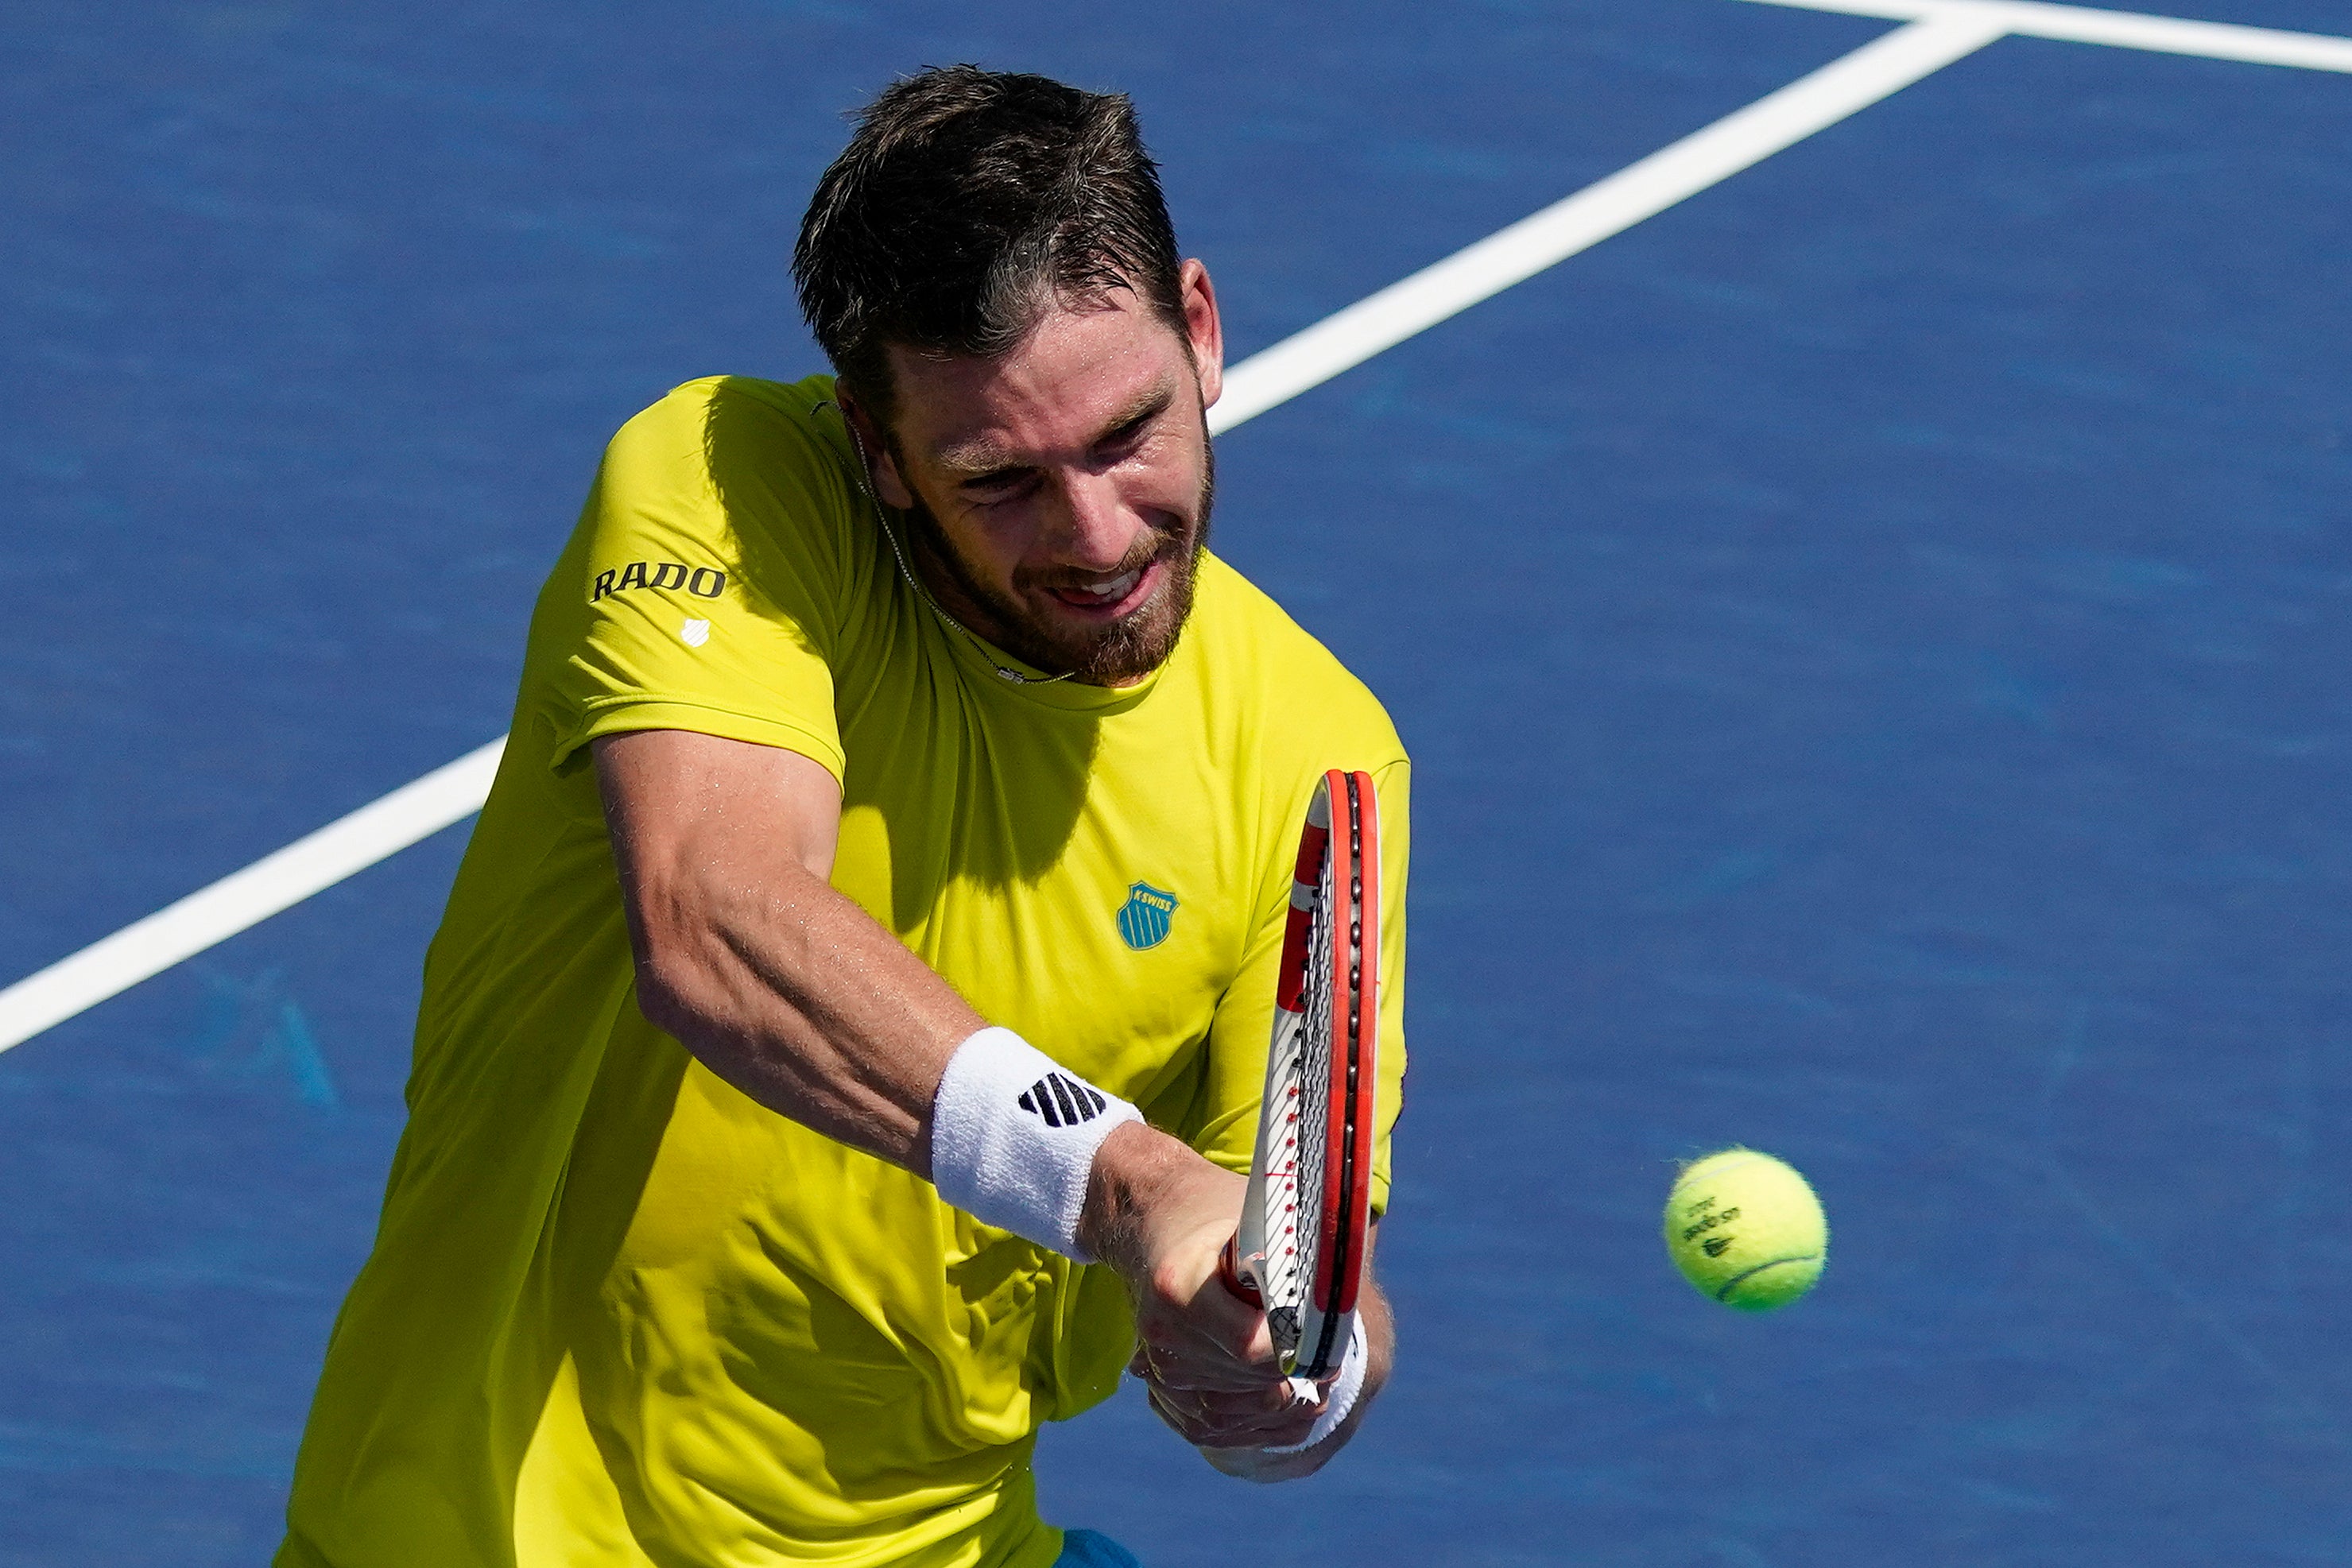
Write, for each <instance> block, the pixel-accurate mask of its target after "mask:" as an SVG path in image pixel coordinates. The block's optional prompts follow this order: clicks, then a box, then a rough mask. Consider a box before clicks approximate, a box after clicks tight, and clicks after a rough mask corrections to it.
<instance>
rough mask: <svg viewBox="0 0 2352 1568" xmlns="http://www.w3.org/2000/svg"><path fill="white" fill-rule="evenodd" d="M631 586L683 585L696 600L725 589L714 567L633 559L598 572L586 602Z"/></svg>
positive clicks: (721, 575) (723, 579)
mask: <svg viewBox="0 0 2352 1568" xmlns="http://www.w3.org/2000/svg"><path fill="white" fill-rule="evenodd" d="M632 588H673V589H675V588H683V589H684V590H686V591H688V593H691V594H693V595H694V596H695V597H696V598H697V599H716V598H718V597H719V595H720V594H722V593H724V592H726V591H727V574H726V573H725V572H723V571H720V570H718V569H717V568H715V567H708V566H692V567H690V566H688V565H687V564H686V563H685V562H684V561H682V560H633V561H631V562H630V563H629V564H628V565H626V566H624V567H617V568H614V569H613V570H609V571H600V572H598V573H597V574H596V581H595V585H594V586H593V587H592V588H590V589H589V591H588V602H589V603H591V604H593V603H595V602H596V601H598V600H600V599H602V598H604V596H605V595H606V594H608V593H626V592H627V591H629V590H631V589H632Z"/></svg>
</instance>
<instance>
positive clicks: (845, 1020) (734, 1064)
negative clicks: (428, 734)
mask: <svg viewBox="0 0 2352 1568" xmlns="http://www.w3.org/2000/svg"><path fill="white" fill-rule="evenodd" d="M594 747H595V761H596V769H597V778H598V782H599V785H600V787H601V789H602V792H603V795H604V814H605V820H606V822H607V824H608V826H609V827H610V829H611V831H612V840H613V854H614V862H615V865H616V868H617V869H618V871H619V873H620V878H621V887H622V904H623V907H624V909H625V912H626V914H627V916H628V922H629V936H630V942H631V945H632V946H633V947H634V949H635V958H636V973H637V1001H638V1006H639V1007H640V1008H641V1009H643V1010H644V1012H645V1014H646V1017H647V1018H648V1019H652V1020H653V1021H654V1022H655V1023H656V1024H657V1025H659V1026H660V1027H661V1028H663V1029H665V1030H668V1031H669V1032H670V1033H672V1034H674V1035H676V1036H677V1038H678V1039H679V1040H681V1041H683V1042H684V1043H685V1045H686V1047H687V1049H688V1051H692V1052H693V1053H694V1054H695V1056H696V1057H697V1058H698V1059H699V1060H700V1061H702V1063H703V1064H704V1065H705V1066H707V1067H709V1069H710V1070H711V1071H713V1072H716V1073H717V1074H718V1075H719V1077H721V1078H723V1079H725V1080H726V1081H727V1082H730V1083H731V1084H733V1085H734V1086H735V1087H736V1088H738V1089H740V1090H741V1091H742V1092H744V1093H746V1094H748V1095H750V1096H751V1098H752V1099H753V1100H755V1101H757V1102H759V1103H761V1104H762V1105H765V1106H767V1107H768V1108H769V1109H770V1110H772V1111H774V1112H776V1113H779V1114H782V1115H785V1116H789V1117H791V1118H792V1119H793V1120H794V1121H796V1122H800V1123H803V1124H805V1125H807V1126H810V1127H814V1128H815V1129H816V1130H817V1131H819V1132H821V1133H824V1134H826V1135H827V1136H829V1137H833V1138H837V1139H839V1140H840V1141H841V1142H843V1143H845V1144H848V1145H852V1146H854V1147H856V1148H860V1149H864V1150H866V1152H867V1153H869V1154H874V1155H880V1156H881V1157H882V1158H884V1159H886V1160H888V1161H890V1162H891V1163H893V1164H895V1165H898V1166H905V1167H906V1168H908V1169H909V1170H913V1171H916V1172H918V1173H919V1174H921V1175H925V1176H928V1175H929V1174H930V1169H929V1166H930V1156H929V1140H928V1136H927V1128H928V1124H929V1116H930V1112H931V1104H932V1101H933V1098H934V1096H935V1095H936V1094H937V1092H938V1090H939V1086H940V1071H941V1069H942V1068H943V1067H944V1066H945V1064H946V1062H947V1061H948V1059H949V1057H950V1055H951V1054H952V1053H953V1052H954V1051H955V1049H956V1047H957V1045H958V1044H959V1043H960V1042H961V1041H962V1040H967V1039H969V1038H970V1037H971V1034H972V1032H973V1031H974V1030H977V1029H979V1028H981V1027H982V1020H981V1019H980V1018H979V1016H978V1015H977V1014H975V1013H974V1012H973V1011H972V1009H971V1008H970V1007H969V1006H968V1005H966V1003H965V1002H964V1000H963V998H961V997H959V996H958V995H956V993H955V991H954V989H953V988H951V987H950V986H949V985H948V983H947V982H946V981H944V980H942V979H940V977H939V976H938V975H936V974H934V973H933V972H932V971H931V969H930V968H929V967H928V966H926V965H925V964H924V963H923V962H922V960H921V959H919V958H918V957H916V956H915V955H914V954H913V953H911V952H909V951H908V949H907V947H906V946H904V945H903V944H902V943H900V942H899V941H898V938H897V937H895V936H892V935H891V934H890V933H889V932H887V931H886V930H884V929H883V928H882V927H881V926H880V925H877V923H876V922H875V921H874V920H873V918H872V917H871V916H869V915H866V912H865V911H864V910H862V909H860V908H858V907H857V905H856V904H853V903H851V902H850V901H849V900H848V899H846V898H845V897H843V896H842V895H841V894H839V893H836V892H835V891H834V889H833V888H832V886H831V885H830V884H829V883H827V882H826V881H825V878H826V876H827V874H828V873H830V871H831V869H832V864H833V851H834V842H835V834H836V832H837V830H838V826H839V821H840V796H839V793H838V786H837V785H836V784H835V781H834V779H833V776H832V775H831V774H830V773H828V772H826V771H825V770H824V768H823V767H821V766H820V765H818V764H817V763H815V762H814V761H812V760H810V759H809V758H804V757H802V756H799V755H798V754H796V753H793V752H789V751H782V750H779V749H777V748H775V747H763V746H751V745H747V744H744V743H742V742H739V741H730V740H724V739H720V738H718V737H711V736H702V735H693V734H688V733H685V732H681V731H671V730H646V731H638V732H634V733H630V734H625V735H614V736H606V737H602V738H600V739H598V740H597V741H595V742H594Z"/></svg>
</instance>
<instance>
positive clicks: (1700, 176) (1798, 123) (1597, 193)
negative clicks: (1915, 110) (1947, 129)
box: [1209, 16, 2005, 434]
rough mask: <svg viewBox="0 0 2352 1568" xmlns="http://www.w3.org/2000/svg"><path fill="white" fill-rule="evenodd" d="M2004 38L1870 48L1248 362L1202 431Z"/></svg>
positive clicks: (1905, 39)
mask: <svg viewBox="0 0 2352 1568" xmlns="http://www.w3.org/2000/svg"><path fill="white" fill-rule="evenodd" d="M2004 30H2005V29H2004V28H2002V27H2001V26H1999V25H1998V24H1996V23H1993V22H1990V21H1988V20H1985V19H1983V18H1980V17H1977V16H1937V17H1933V18H1930V19H1928V20H1926V21H1919V22H1914V23H1912V24H1911V25H1910V26H1907V27H1898V28H1896V29H1895V31H1894V32H1891V33H1888V34H1886V35H1885V36H1884V37H1878V38H1874V39H1873V40H1872V41H1871V42H1869V43H1867V44H1864V46H1863V47H1860V48H1858V49H1856V50H1854V51H1853V53H1852V54H1850V55H1846V56H1844V57H1842V58H1839V59H1836V60H1832V61H1831V62H1830V63H1829V64H1828V65H1826V66H1823V67H1822V68H1821V69H1819V70H1817V71H1815V72H1813V73H1812V74H1811V76H1806V77H1800V78H1798V79H1797V80H1795V81H1792V82H1790V84H1789V85H1788V86H1787V87H1784V88H1782V89H1780V91H1778V92H1775V93H1771V94H1769V95H1768V96H1766V97H1763V98H1759V99H1757V100H1756V101H1755V102H1754V103H1751V104H1749V105H1748V107H1747V108H1745V109H1742V110H1735V111H1734V112H1732V113H1730V114H1727V115H1726V116H1724V117H1723V118H1722V119H1721V120H1717V121H1716V122H1715V123H1714V124H1713V125H1710V126H1708V127H1707V128H1706V130H1704V131H1695V132H1693V133H1692V134H1691V135H1688V136H1685V137H1684V138H1683V139H1682V140H1681V141H1677V142H1675V143H1674V144H1673V145H1672V146H1670V147H1665V148H1662V149H1660V150H1659V151H1658V152H1653V153H1651V154H1650V155H1649V156H1648V157H1647V158H1644V159H1643V160H1642V161H1641V162H1638V163H1634V164H1632V165H1630V166H1628V167H1626V168H1624V169H1621V170H1619V171H1618V172H1616V173H1614V174H1612V175H1610V176H1609V177H1608V178H1606V179H1604V180H1601V181H1597V182H1596V183H1592V184H1590V185H1587V186H1586V187H1585V188H1584V189H1583V190H1581V191H1579V192H1578V193H1576V194H1574V195H1572V196H1570V197H1568V198H1567V199H1565V200H1563V201H1559V202H1555V203H1553V204H1551V205H1550V206H1549V207H1546V208H1544V209H1543V210H1542V211H1541V212H1539V213H1536V214H1533V215H1531V216H1528V217H1525V218H1521V219H1520V220H1519V221H1518V222H1517V223H1515V224H1513V225H1511V226H1510V227H1508V228H1507V229H1502V230H1499V231H1497V232H1496V233H1495V234H1492V235H1488V236H1487V237H1486V238H1485V239H1482V240H1480V241H1479V242H1478V243H1477V244H1476V245H1474V246H1469V247H1468V248H1467V249H1464V250H1458V251H1455V252H1454V254H1453V255H1452V256H1447V257H1446V258H1445V259H1444V261H1441V262H1438V263H1436V264H1435V265H1433V266H1431V267H1423V268H1422V269H1421V270H1420V271H1419V272H1416V273H1414V274H1413V275H1412V277H1408V278H1405V279H1404V280H1403V281H1402V282H1399V283H1392V284H1391V285H1389V286H1388V287H1386V288H1383V289H1381V291H1380V292H1379V293H1378V294H1374V295H1371V296H1370V297H1369V298H1364V299H1361V300H1359V301H1358V302H1357V303H1355V304H1353V305H1350V306H1349V307H1348V308H1346V309H1344V310H1342V311H1340V312H1339V313H1338V314H1337V315H1335V316H1328V317H1326V318H1325V319H1322V320H1321V321H1318V322H1317V323H1316V324H1315V325H1314V326H1312V327H1309V328H1307V329H1306V330H1305V331H1303V332H1299V333H1297V334H1296V335H1295V336H1292V337H1288V338H1285V339H1284V340H1282V341H1281V342H1279V343H1276V345H1275V346H1274V347H1272V348H1271V349H1267V350H1265V351H1264V352H1262V353H1257V354H1253V355H1252V356H1250V358H1249V359H1248V360H1247V361H1244V363H1242V364H1240V365H1237V366H1235V367H1234V371H1233V372H1232V374H1230V375H1229V376H1227V377H1226V378H1225V395H1224V396H1223V399H1221V400H1220V401H1219V402H1218V403H1217V406H1216V407H1215V408H1213V409H1212V410H1210V411H1209V428H1210V429H1212V430H1213V431H1216V432H1219V433H1220V434H1222V433H1223V432H1225V431H1228V430H1231V429H1232V428H1233V427H1234V425H1237V424H1239V423H1242V422H1243V421H1244V420H1246V419H1252V418H1255V417H1256V416H1257V415H1258V414H1261V413H1265V411H1266V410H1267V409H1270V408H1272V407H1274V406H1275V405H1276V404H1277V403H1281V402H1288V401H1289V400H1290V399H1292V398H1294V397H1297V395H1298V394H1299V393H1300V392H1305V391H1307V389H1308V388H1309V387H1314V386H1319V385H1321V384H1322V383H1323V382H1327V381H1329V380H1330V379H1331V378H1332V377H1333V376H1336V375H1338V374H1339V372H1340V371H1345V370H1349V369H1351V368H1352V367H1354V366H1356V365H1360V364H1362V363H1363V362H1364V361H1366V360H1369V359H1370V358H1371V357H1372V356H1373V355H1375V354H1377V353H1379V352H1381V350H1384V349H1389V348H1393V347H1394V346H1395V345H1397V344H1398V343H1401V342H1402V341H1404V340H1406V339H1407V338H1410V337H1412V335H1413V334H1414V333H1416V332H1420V331H1423V330H1424V329H1428V328H1431V327H1434V326H1435V325H1437V323H1439V322H1440V321H1443V320H1444V319H1446V318H1447V317H1449V316H1452V315H1454V314H1456V313H1457V312H1459V311H1462V310H1466V309H1468V308H1470V307H1471V306H1473V305H1475V304H1477V303H1478V302H1479V301H1480V300H1482V299H1486V298H1491V297H1492V296H1494V295H1496V294H1499V293H1501V292H1502V291H1503V290H1504V289H1506V288H1508V287H1511V285H1513V284H1514V283H1520V282H1524V281H1525V280H1526V279H1528V278H1529V277H1534V276H1535V275H1536V274H1537V273H1538V272H1541V271H1543V270H1544V269H1545V268H1546V267H1552V266H1555V265H1557V264H1559V263H1560V262H1563V261H1565V260H1567V259H1568V258H1569V257H1570V256H1574V255H1575V254H1576V253H1577V252H1579V251H1580V250H1584V249H1587V248H1589V247H1591V246H1595V245H1598V244H1599V243H1601V241H1602V240H1604V239H1607V238H1608V237H1609V236H1610V235H1614V234H1619V233H1622V231H1624V230H1626V229H1629V228H1632V227H1633V225H1635V224H1638V223H1640V222H1641V221H1642V220H1643V219H1644V218H1649V217H1654V216H1656V215H1657V214H1660V213H1662V212H1664V211H1665V210H1666V209H1667V208H1668V207H1671V206H1673V205H1674V204H1675V203H1677V202H1680V201H1683V200H1684V199H1685V198H1687V197H1690V196H1695V195H1696V194H1697V193H1699V192H1701V191H1704V190H1706V188H1707V187H1708V186H1710V185H1714V184H1718V183H1721V182H1723V181H1725V180H1727V179H1729V178H1730V177H1731V176H1732V175H1734V174H1737V173H1738V172H1740V171H1741V170H1742V169H1745V168H1748V166H1750V165H1751V164H1755V163H1760V162H1763V161H1764V160H1765V159H1767V158H1769V157H1770V156H1771V155H1772V154H1773V153H1775V152H1783V151H1785V150H1787V149H1788V148H1790V147H1793V146H1794V145H1796V144H1797V143H1798V142H1800V141H1803V140H1804V139H1805V138H1806V137H1808V136H1811V135H1812V134H1813V133H1814V132H1815V131H1824V130H1827V129H1828V128H1829V127H1831V126H1832V125H1835V124H1836V123H1837V122H1838V121H1839V120H1843V119H1845V118H1847V117H1848V116H1849V115H1852V114H1855V113H1857V112H1859V111H1861V110H1865V109H1868V108H1869V107H1870V106H1871V105H1872V104H1874V103H1876V102H1877V101H1878V100H1879V99H1883V98H1885V97H1887V96H1889V95H1890V94H1893V93H1895V92H1899V91H1901V90H1902V89H1905V88H1906V87H1909V86H1910V85H1911V84H1912V83H1914V82H1916V81H1918V80H1919V79H1920V78H1923V77H1927V76H1932V75H1933V74H1935V73H1936V72H1937V71H1939V70H1941V69H1942V68H1944V67H1946V66H1948V65H1950V64H1951V63H1952V62H1953V61H1954V60H1957V59H1959V58H1961V57H1964V56H1967V55H1970V54H1973V53H1975V52H1976V51H1977V50H1979V49H1980V48H1982V47H1985V46H1986V45H1987V44H1990V43H1991V42H1992V41H1993V40H1994V39H1996V38H1998V37H2000V36H2001V34H2002V32H2003V31H2004Z"/></svg>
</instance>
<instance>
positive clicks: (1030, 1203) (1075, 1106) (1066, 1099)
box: [931, 1029, 1143, 1263]
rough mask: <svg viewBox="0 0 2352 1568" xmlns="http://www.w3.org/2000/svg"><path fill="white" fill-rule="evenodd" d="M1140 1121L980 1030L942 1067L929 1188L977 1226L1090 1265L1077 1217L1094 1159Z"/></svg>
mask: <svg viewBox="0 0 2352 1568" xmlns="http://www.w3.org/2000/svg"><path fill="white" fill-rule="evenodd" d="M1141 1120H1143V1115H1142V1113H1140V1112H1139V1111H1138V1110H1136V1108H1135V1107H1134V1106H1132V1105H1130V1104H1129V1103H1127V1102H1126V1101H1124V1100H1122V1099H1120V1098H1119V1097H1118V1096H1117V1095H1116V1094H1107V1093H1105V1092H1103V1091H1101V1090H1099V1089H1097V1088H1096V1087H1095V1086H1094V1085H1093V1084H1091V1083H1089V1082H1087V1081H1086V1080H1085V1079H1083V1078H1080V1077H1079V1076H1078V1075H1077V1074H1076V1073H1075V1072H1071V1071H1067V1070H1066V1069H1064V1068H1062V1067H1059V1066H1057V1065H1055V1061H1054V1059H1053V1058H1052V1057H1049V1056H1047V1055H1046V1054H1045V1052H1044V1051H1039V1050H1038V1049H1037V1048H1036V1047H1035V1046H1033V1045H1031V1044H1030V1043H1029V1042H1028V1041H1027V1040H1023V1039H1022V1038H1021V1037H1020V1036H1019V1035H1017V1034H1015V1033H1013V1031H1012V1030H1009V1029H984V1030H981V1031H980V1032H979V1033H978V1034H975V1035H973V1036H972V1037H971V1039H970V1040H965V1041H964V1042H963V1043H962V1044H961V1045H960V1046H957V1047H956V1051H955V1054H954V1055H953V1056H951V1057H950V1058H948V1066H947V1071H945V1072H944V1073H942V1074H940V1092H939V1093H938V1095H937V1096H935V1097H934V1098H933V1100H932V1101H931V1183H932V1185H933V1186H937V1187H938V1188H939V1189H940V1197H943V1198H945V1199H946V1200H947V1201H948V1202H950V1203H951V1204H953V1205H955V1206H956V1207H958V1208H961V1209H962V1210H963V1211H964V1212H965V1213H966V1214H969V1215H971V1217H972V1218H974V1219H977V1220H979V1221H980V1222H981V1223H982V1224H983V1225H993V1226H995V1227H997V1228H999V1229H1002V1230H1010V1231H1012V1232H1013V1234H1014V1235H1015V1236H1024V1237H1026V1238H1028V1239H1030V1240H1032V1241H1034V1242H1035V1243H1037V1245H1039V1246H1040V1247H1050V1248H1052V1249H1054V1250H1055V1251H1056V1252H1059V1253H1061V1254H1062V1255H1063V1256H1065V1257H1067V1258H1074V1259H1076V1260H1077V1261H1079V1262H1081V1263H1090V1262H1092V1261H1094V1260H1093V1259H1091V1258H1089V1257H1087V1255H1086V1253H1085V1252H1084V1251H1082V1250H1080V1249H1079V1247H1078V1213H1079V1211H1080V1210H1081V1209H1083V1208H1084V1207H1086V1201H1087V1176H1090V1175H1091V1174H1092V1173H1093V1171H1094V1166H1095V1151H1096V1150H1097V1149H1098V1148H1100V1147H1101V1146H1102V1141H1103V1140H1104V1139H1105V1138H1107V1137H1108V1136H1110V1133H1111V1129H1112V1128H1114V1127H1117V1126H1119V1125H1121V1124H1125V1123H1128V1122H1140V1121H1141Z"/></svg>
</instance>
